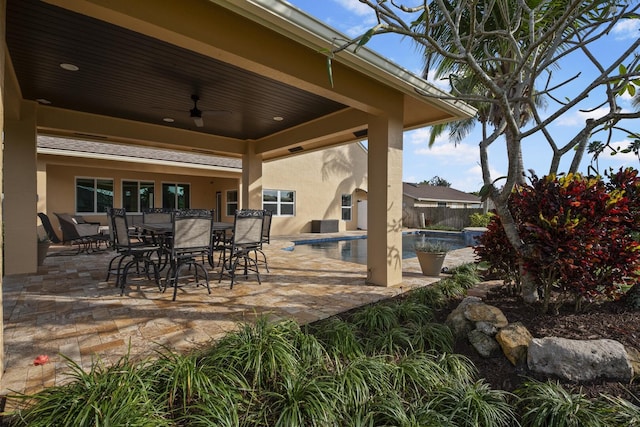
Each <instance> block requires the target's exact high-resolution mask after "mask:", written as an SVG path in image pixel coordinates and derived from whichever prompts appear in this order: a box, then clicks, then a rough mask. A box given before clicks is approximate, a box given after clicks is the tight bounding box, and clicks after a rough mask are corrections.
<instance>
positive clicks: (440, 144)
mask: <svg viewBox="0 0 640 427" xmlns="http://www.w3.org/2000/svg"><path fill="white" fill-rule="evenodd" d="M414 153H415V154H416V155H418V156H425V157H430V158H433V159H437V161H438V162H440V163H441V164H444V165H456V166H461V165H469V164H475V163H477V162H478V161H479V153H478V147H475V146H472V145H469V144H465V143H460V144H458V145H454V144H453V142H449V141H448V140H446V141H439V140H436V142H435V143H434V144H433V145H432V146H431V147H429V146H428V143H427V142H426V141H425V143H424V145H420V146H419V147H418V148H416V150H414Z"/></svg>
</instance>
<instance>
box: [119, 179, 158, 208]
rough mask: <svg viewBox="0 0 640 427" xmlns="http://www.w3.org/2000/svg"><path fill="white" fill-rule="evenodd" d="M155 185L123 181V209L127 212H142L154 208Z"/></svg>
mask: <svg viewBox="0 0 640 427" xmlns="http://www.w3.org/2000/svg"><path fill="white" fill-rule="evenodd" d="M153 198H154V183H153V182H142V181H122V207H123V208H125V209H126V210H127V212H142V211H143V210H145V209H149V208H152V207H153Z"/></svg>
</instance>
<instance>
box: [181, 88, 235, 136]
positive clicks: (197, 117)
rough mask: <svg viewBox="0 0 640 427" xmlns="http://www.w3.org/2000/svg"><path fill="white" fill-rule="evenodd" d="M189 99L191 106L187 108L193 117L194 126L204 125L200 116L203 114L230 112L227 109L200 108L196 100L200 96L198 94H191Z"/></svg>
mask: <svg viewBox="0 0 640 427" xmlns="http://www.w3.org/2000/svg"><path fill="white" fill-rule="evenodd" d="M191 100H192V101H193V108H192V109H191V110H189V115H190V117H191V118H192V119H193V123H195V125H196V127H199V128H201V127H203V126H204V120H203V118H202V115H203V114H206V115H210V114H215V115H222V114H231V111H228V110H204V111H203V110H200V109H199V108H198V101H199V100H200V97H199V96H198V95H195V94H194V95H191Z"/></svg>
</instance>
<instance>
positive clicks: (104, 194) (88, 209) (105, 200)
mask: <svg viewBox="0 0 640 427" xmlns="http://www.w3.org/2000/svg"><path fill="white" fill-rule="evenodd" d="M110 207H113V180H112V179H99V178H76V212H78V213H104V212H105V211H106V209H107V208H110Z"/></svg>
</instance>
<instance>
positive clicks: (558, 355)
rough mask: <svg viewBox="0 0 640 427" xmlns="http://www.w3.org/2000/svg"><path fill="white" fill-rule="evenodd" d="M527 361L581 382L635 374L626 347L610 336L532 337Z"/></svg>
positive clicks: (535, 369) (542, 370)
mask: <svg viewBox="0 0 640 427" xmlns="http://www.w3.org/2000/svg"><path fill="white" fill-rule="evenodd" d="M527 364H528V366H529V369H530V370H531V371H533V372H538V373H543V374H547V375H555V376H559V377H562V378H565V379H568V380H570V381H578V382H581V381H593V380H596V379H598V378H607V379H614V380H620V381H630V380H631V378H632V376H633V368H632V366H631V362H630V361H629V359H628V356H627V352H626V350H625V348H624V346H623V345H622V344H621V343H619V342H617V341H614V340H609V339H601V340H570V339H566V338H556V337H547V338H533V339H532V340H531V343H530V344H529V349H528V352H527Z"/></svg>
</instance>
